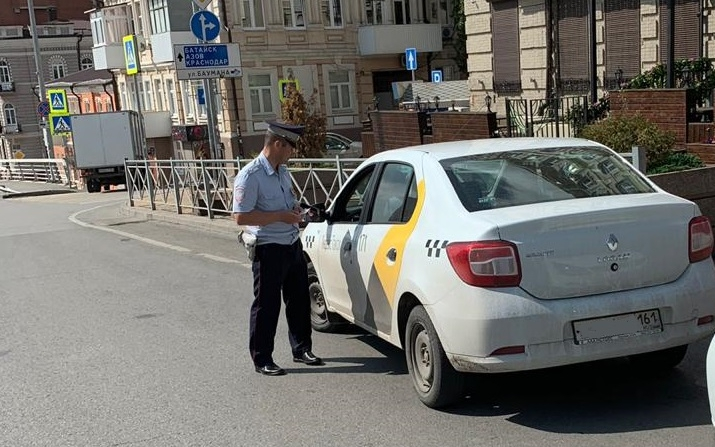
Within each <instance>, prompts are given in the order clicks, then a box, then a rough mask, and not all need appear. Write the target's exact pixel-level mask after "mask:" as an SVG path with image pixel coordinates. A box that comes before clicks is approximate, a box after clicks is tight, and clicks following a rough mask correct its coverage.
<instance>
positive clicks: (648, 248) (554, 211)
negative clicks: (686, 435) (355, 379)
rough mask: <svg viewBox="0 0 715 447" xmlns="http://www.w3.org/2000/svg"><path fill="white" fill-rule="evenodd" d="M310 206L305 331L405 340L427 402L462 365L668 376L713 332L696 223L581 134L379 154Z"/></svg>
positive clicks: (466, 368)
mask: <svg viewBox="0 0 715 447" xmlns="http://www.w3.org/2000/svg"><path fill="white" fill-rule="evenodd" d="M323 214H324V216H322V218H321V219H319V220H320V221H318V222H311V223H309V224H308V225H307V227H306V228H305V230H304V232H303V235H302V242H303V245H304V249H305V252H306V256H307V258H308V260H309V262H310V263H311V266H312V267H311V299H312V318H313V327H314V328H315V329H316V330H321V331H329V330H331V329H333V328H334V326H335V324H336V323H338V322H339V320H342V319H345V320H347V321H349V322H351V323H354V324H356V325H358V326H360V327H362V328H364V329H366V330H368V331H369V332H371V333H373V334H376V335H378V336H379V337H381V338H383V339H385V340H387V341H388V342H390V343H392V344H394V345H396V346H399V347H402V348H404V350H405V353H406V358H407V366H408V370H409V373H410V376H411V377H412V380H413V382H414V386H415V389H416V391H417V394H418V396H419V398H420V400H422V402H424V403H425V404H426V405H428V406H430V407H439V406H444V405H447V404H450V403H453V402H455V401H456V400H458V399H460V398H461V397H462V395H463V394H462V393H463V381H464V380H463V379H464V375H463V374H461V373H463V372H477V373H496V372H505V371H518V370H528V369H536V368H546V367H552V366H559V365H566V364H572V363H577V362H587V361H592V360H598V359H605V358H613V357H621V356H628V357H629V358H630V359H631V360H632V362H634V363H637V364H641V365H648V366H649V367H650V368H669V367H673V366H675V365H677V364H678V363H679V362H680V361H681V360H682V359H683V357H684V355H685V353H686V349H687V345H688V344H689V343H691V342H693V341H695V340H698V339H701V338H703V337H707V336H708V335H710V334H712V333H713V332H715V321H714V317H713V316H714V315H715V300H714V299H713V296H715V269H714V266H713V261H712V259H711V254H712V249H713V234H712V230H711V225H710V222H709V220H708V219H707V218H706V217H703V216H701V213H700V210H699V209H698V207H697V205H695V204H694V203H692V202H690V201H687V200H685V199H682V198H679V197H676V196H673V195H671V194H668V193H666V192H664V191H663V190H661V189H660V188H659V187H658V186H656V185H655V184H654V183H653V182H651V181H650V180H649V179H648V178H647V177H645V176H644V175H642V174H641V173H639V172H638V171H637V170H635V169H634V168H633V167H632V166H631V165H630V164H629V163H628V162H627V161H625V160H624V159H623V158H622V157H621V156H619V155H618V154H616V153H615V152H613V151H612V150H610V149H608V148H606V147H604V146H602V145H600V144H597V143H594V142H591V141H587V140H580V139H485V140H475V141H459V142H450V143H440V144H431V145H423V146H415V147H411V148H405V149H399V150H391V151H386V152H382V153H379V154H377V155H374V156H372V157H370V158H369V159H367V160H366V161H364V162H363V163H362V164H361V165H360V166H359V167H358V168H357V169H356V170H355V172H354V173H353V174H352V175H351V176H350V178H349V179H348V181H347V182H346V183H345V185H344V186H343V188H342V189H341V191H340V192H339V193H338V195H337V196H336V198H335V200H334V201H333V202H332V204H331V206H330V207H329V208H328V209H327V210H326V211H325V213H323ZM341 317H342V318H341Z"/></svg>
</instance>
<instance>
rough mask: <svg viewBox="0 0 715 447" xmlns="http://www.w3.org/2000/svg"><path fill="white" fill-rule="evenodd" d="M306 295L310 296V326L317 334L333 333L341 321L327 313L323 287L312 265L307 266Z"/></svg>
mask: <svg viewBox="0 0 715 447" xmlns="http://www.w3.org/2000/svg"><path fill="white" fill-rule="evenodd" d="M308 294H309V296H310V324H311V326H312V327H313V329H315V330H316V331H318V332H334V331H335V329H336V328H337V326H338V324H339V323H340V322H341V321H342V319H341V318H340V317H339V316H337V315H335V314H333V313H332V312H328V307H327V305H326V304H325V295H323V287H322V286H321V285H320V281H319V280H318V275H317V273H316V272H315V269H314V268H313V264H308Z"/></svg>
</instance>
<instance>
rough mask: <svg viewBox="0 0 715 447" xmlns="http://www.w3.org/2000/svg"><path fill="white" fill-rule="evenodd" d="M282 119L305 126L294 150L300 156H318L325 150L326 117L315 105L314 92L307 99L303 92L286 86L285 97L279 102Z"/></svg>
mask: <svg viewBox="0 0 715 447" xmlns="http://www.w3.org/2000/svg"><path fill="white" fill-rule="evenodd" d="M281 114H282V117H283V120H284V121H285V122H286V123H290V124H302V125H303V126H305V131H304V132H303V136H302V137H301V138H300V139H299V140H298V145H297V146H296V149H295V152H296V154H295V155H296V156H297V157H301V158H320V157H322V156H323V151H324V150H325V130H326V123H327V119H326V117H325V114H324V113H322V112H321V111H320V109H319V107H318V106H317V105H316V94H315V93H313V94H312V95H311V97H310V100H309V101H306V100H305V98H304V97H303V94H302V93H301V92H299V91H298V90H296V89H295V88H293V87H292V86H288V89H287V92H286V96H285V99H284V100H283V104H281Z"/></svg>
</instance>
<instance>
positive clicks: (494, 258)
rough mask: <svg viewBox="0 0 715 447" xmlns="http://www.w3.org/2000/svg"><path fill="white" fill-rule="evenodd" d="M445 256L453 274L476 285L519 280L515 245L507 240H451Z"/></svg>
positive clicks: (507, 284)
mask: <svg viewBox="0 0 715 447" xmlns="http://www.w3.org/2000/svg"><path fill="white" fill-rule="evenodd" d="M447 256H448V257H449V262H450V263H451V264H452V268H453V269H454V271H455V272H456V273H457V276H459V278H460V279H461V280H462V281H464V282H465V283H467V284H469V285H472V286H478V287H514V286H518V285H519V283H520V282H521V265H520V263H519V252H518V251H517V249H516V245H514V244H512V243H511V242H507V241H480V242H453V243H451V244H449V245H447Z"/></svg>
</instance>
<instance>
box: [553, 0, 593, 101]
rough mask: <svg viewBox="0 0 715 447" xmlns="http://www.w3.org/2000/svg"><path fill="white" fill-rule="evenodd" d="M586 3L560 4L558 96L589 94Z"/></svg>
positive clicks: (574, 1)
mask: <svg viewBox="0 0 715 447" xmlns="http://www.w3.org/2000/svg"><path fill="white" fill-rule="evenodd" d="M588 1H589V0H569V1H560V2H558V5H557V17H558V26H557V32H558V39H557V44H558V56H559V62H558V70H559V79H558V88H559V91H560V92H561V93H562V94H574V93H586V92H588V91H589V86H590V82H589V73H588V66H589V63H588V52H589V40H588Z"/></svg>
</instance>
